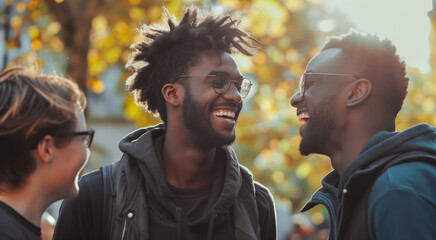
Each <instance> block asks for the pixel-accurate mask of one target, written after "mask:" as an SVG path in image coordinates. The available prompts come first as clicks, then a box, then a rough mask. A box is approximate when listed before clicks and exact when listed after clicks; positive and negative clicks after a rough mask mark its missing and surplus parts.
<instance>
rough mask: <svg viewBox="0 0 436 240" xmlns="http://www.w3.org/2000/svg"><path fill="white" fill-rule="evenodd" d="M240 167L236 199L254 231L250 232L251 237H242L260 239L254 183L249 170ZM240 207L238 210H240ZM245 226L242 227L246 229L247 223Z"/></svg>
mask: <svg viewBox="0 0 436 240" xmlns="http://www.w3.org/2000/svg"><path fill="white" fill-rule="evenodd" d="M240 169H241V176H242V186H241V189H240V191H239V194H238V198H237V199H238V200H237V201H238V202H239V203H238V204H239V206H240V207H241V209H242V213H245V214H246V215H248V218H249V223H248V224H250V225H251V226H252V229H253V230H254V232H252V233H251V234H252V235H251V237H249V236H245V237H243V239H260V225H259V209H258V207H257V200H256V187H255V183H254V181H253V176H252V174H251V172H250V171H249V170H248V169H247V168H245V167H244V166H240ZM241 209H240V210H239V211H241ZM236 219H240V220H242V221H246V220H247V219H242V218H240V217H237V218H236ZM236 221H238V220H236ZM240 223H241V222H240ZM240 223H239V224H240ZM243 224H247V223H243ZM236 225H238V223H236ZM242 226H243V225H241V227H242ZM245 226H246V227H244V228H245V229H246V230H247V229H248V227H247V225H245ZM243 235H245V234H243ZM243 235H241V236H243ZM253 235H255V236H253ZM254 237H255V238H254Z"/></svg>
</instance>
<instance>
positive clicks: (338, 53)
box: [306, 48, 346, 73]
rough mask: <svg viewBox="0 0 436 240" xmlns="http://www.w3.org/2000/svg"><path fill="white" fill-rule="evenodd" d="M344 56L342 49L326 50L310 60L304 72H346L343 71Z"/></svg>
mask: <svg viewBox="0 0 436 240" xmlns="http://www.w3.org/2000/svg"><path fill="white" fill-rule="evenodd" d="M344 60H345V59H344V56H343V54H342V49H340V48H331V49H326V50H324V51H322V52H320V53H319V54H317V55H316V56H315V57H314V58H312V59H311V60H310V62H309V64H307V68H306V72H315V73H342V72H346V69H344V68H345V67H344V66H345V65H344Z"/></svg>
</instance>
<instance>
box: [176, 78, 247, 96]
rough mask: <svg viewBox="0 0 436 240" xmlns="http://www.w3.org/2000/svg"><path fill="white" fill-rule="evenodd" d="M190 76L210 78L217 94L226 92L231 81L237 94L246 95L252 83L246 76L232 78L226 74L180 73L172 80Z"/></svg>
mask: <svg viewBox="0 0 436 240" xmlns="http://www.w3.org/2000/svg"><path fill="white" fill-rule="evenodd" d="M191 77H202V78H211V80H212V87H213V90H214V91H215V92H216V93H218V94H223V93H225V92H227V90H229V88H230V85H231V84H232V83H233V84H234V85H235V87H236V89H237V90H238V92H239V94H241V97H242V98H245V97H247V96H248V93H250V90H251V86H252V85H253V83H251V80H250V79H248V78H246V77H242V76H241V77H240V78H238V79H236V80H232V79H230V77H229V76H228V75H227V74H210V75H181V76H178V77H176V80H175V81H174V82H176V81H177V80H178V79H180V78H191Z"/></svg>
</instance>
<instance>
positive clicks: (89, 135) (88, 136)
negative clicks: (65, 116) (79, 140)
mask: <svg viewBox="0 0 436 240" xmlns="http://www.w3.org/2000/svg"><path fill="white" fill-rule="evenodd" d="M94 132H95V131H94V129H90V130H87V131H79V132H73V133H71V135H70V136H84V139H83V142H84V143H85V144H86V146H87V147H88V148H90V147H91V144H92V139H94Z"/></svg>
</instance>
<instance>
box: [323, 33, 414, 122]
mask: <svg viewBox="0 0 436 240" xmlns="http://www.w3.org/2000/svg"><path fill="white" fill-rule="evenodd" d="M330 48H340V49H342V53H343V54H344V55H345V56H346V58H347V65H346V66H345V67H347V66H350V65H351V66H357V69H359V70H358V71H360V73H358V74H359V75H360V76H361V77H364V78H367V79H368V80H369V81H370V82H371V84H372V88H373V92H374V93H376V94H377V96H378V97H380V100H381V102H380V104H381V106H383V107H385V108H386V111H390V113H392V114H393V116H396V115H397V114H398V112H399V111H400V109H401V107H402V105H403V102H404V99H405V98H406V95H407V87H408V84H409V78H408V77H407V75H406V66H405V63H404V61H402V60H401V59H400V57H399V56H398V54H397V53H396V47H395V46H394V45H393V44H392V42H391V41H390V40H388V39H383V40H381V39H379V37H377V36H376V35H372V34H362V33H359V32H357V31H355V30H351V31H350V32H348V33H347V34H343V35H340V36H336V37H330V38H328V39H327V41H326V43H325V45H324V47H323V48H322V50H321V51H323V50H326V49H330Z"/></svg>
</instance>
